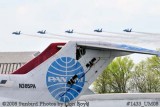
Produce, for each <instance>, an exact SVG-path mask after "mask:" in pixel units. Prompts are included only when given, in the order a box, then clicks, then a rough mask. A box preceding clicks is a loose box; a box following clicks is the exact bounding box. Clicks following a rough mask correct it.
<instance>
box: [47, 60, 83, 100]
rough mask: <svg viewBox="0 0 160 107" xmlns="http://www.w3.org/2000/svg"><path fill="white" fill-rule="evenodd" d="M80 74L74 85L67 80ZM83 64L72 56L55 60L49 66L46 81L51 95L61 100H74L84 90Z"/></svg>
mask: <svg viewBox="0 0 160 107" xmlns="http://www.w3.org/2000/svg"><path fill="white" fill-rule="evenodd" d="M75 74H76V75H77V76H78V79H77V81H76V82H75V83H74V84H73V85H68V84H67V82H68V81H69V80H70V79H71V78H72V77H73V76H74V75H75ZM83 75H84V69H83V67H82V66H81V64H80V63H79V62H78V61H77V60H75V59H73V58H70V57H61V58H58V59H57V60H56V61H54V62H53V63H52V64H51V65H50V67H49V68H48V71H47V75H46V83H47V87H48V90H49V92H50V93H51V95H52V96H53V97H54V98H55V99H56V100H58V101H60V102H69V101H71V100H74V99H75V98H76V97H77V96H78V95H79V94H80V93H81V91H82V89H83V86H84V82H85V76H83Z"/></svg>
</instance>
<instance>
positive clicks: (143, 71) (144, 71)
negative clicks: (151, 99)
mask: <svg viewBox="0 0 160 107" xmlns="http://www.w3.org/2000/svg"><path fill="white" fill-rule="evenodd" d="M93 86H94V91H95V92H96V93H127V92H142V93H145V92H160V58H159V57H156V56H152V57H149V58H147V59H146V60H143V61H141V62H139V63H138V64H134V62H133V60H132V59H131V58H130V57H118V58H115V59H114V60H113V61H112V62H111V63H110V64H109V65H108V66H107V68H106V69H105V70H104V71H103V73H102V74H101V75H100V76H99V77H98V78H97V80H96V81H95V82H94V83H93Z"/></svg>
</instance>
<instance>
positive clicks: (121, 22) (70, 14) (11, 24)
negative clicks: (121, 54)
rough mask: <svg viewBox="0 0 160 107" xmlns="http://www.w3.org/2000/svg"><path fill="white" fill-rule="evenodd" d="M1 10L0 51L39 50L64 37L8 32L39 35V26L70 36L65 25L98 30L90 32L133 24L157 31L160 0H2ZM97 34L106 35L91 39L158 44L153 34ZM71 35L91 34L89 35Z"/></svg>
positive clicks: (144, 30) (82, 36)
mask: <svg viewBox="0 0 160 107" xmlns="http://www.w3.org/2000/svg"><path fill="white" fill-rule="evenodd" d="M0 13H1V14H0V17H1V20H0V23H1V24H0V29H1V30H0V45H1V47H0V51H32V50H34V51H37V50H38V51H39V50H40V51H42V50H43V49H44V48H46V46H48V45H49V44H50V43H52V42H61V41H65V40H64V39H61V37H60V38H57V37H55V39H54V37H53V39H46V38H35V37H29V36H24V35H20V36H17V35H12V34H11V33H12V32H13V31H18V30H21V31H22V32H23V33H26V34H32V35H38V34H37V33H36V32H37V31H38V30H45V29H46V30H47V31H48V32H51V33H55V34H62V35H66V36H70V35H67V34H65V33H64V31H65V30H67V29H74V30H75V31H77V32H85V33H93V34H97V33H94V32H93V30H94V29H95V28H103V29H104V30H106V31H112V32H122V30H123V29H124V28H133V30H134V31H142V32H155V33H160V31H159V28H160V20H159V18H160V0H69V1H68V0H1V1H0ZM97 35H104V36H108V37H105V38H104V37H94V40H98V39H99V40H105V41H108V42H116V43H127V44H133V45H138V46H142V47H148V48H151V49H155V48H158V47H160V43H159V42H158V41H159V40H160V38H159V36H156V37H155V35H147V36H146V35H142V34H141V35H140V34H135V33H133V34H130V35H128V34H127V35H126V34H124V35H112V34H109V33H103V34H97ZM41 36H42V35H41ZM50 36H51V35H50ZM52 36H53V35H52ZM72 36H73V38H76V37H77V38H86V37H88V38H92V37H91V36H89V35H88V36H84V35H79V34H73V35H71V37H72ZM68 40H69V39H68ZM85 40H86V39H85Z"/></svg>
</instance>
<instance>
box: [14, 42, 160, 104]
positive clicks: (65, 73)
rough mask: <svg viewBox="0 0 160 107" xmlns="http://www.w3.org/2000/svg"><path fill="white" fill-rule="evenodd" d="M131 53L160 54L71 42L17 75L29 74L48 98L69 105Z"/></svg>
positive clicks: (54, 47)
mask: <svg viewBox="0 0 160 107" xmlns="http://www.w3.org/2000/svg"><path fill="white" fill-rule="evenodd" d="M60 48H61V49H60ZM131 53H142V54H151V55H158V56H159V55H160V54H159V52H157V51H153V50H149V49H144V48H139V47H133V46H128V45H123V44H122V45H118V44H112V43H107V42H94V41H90V42H89V41H70V42H68V43H66V44H65V43H56V44H51V45H50V46H49V47H48V48H47V49H46V50H45V51H43V52H42V53H41V54H40V55H39V56H37V57H36V58H35V59H33V60H31V61H30V62H29V63H27V64H26V65H24V66H23V67H22V68H20V69H18V70H17V71H15V72H14V73H13V74H26V75H27V76H28V78H29V80H28V81H33V82H34V83H35V84H36V87H37V88H42V87H43V89H44V90H43V91H46V92H47V93H46V94H45V96H47V98H48V99H55V100H57V101H59V102H63V103H67V102H71V101H75V100H76V99H77V98H78V97H79V96H81V95H82V94H84V93H85V91H86V90H87V89H88V87H89V86H90V85H91V84H92V82H93V81H95V79H96V78H97V77H98V75H99V74H101V73H102V71H103V70H104V69H105V68H106V66H107V65H108V64H109V63H110V62H111V61H112V60H113V59H114V58H115V57H117V56H123V55H128V54H131ZM106 78H107V77H106Z"/></svg>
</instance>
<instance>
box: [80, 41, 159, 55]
mask: <svg viewBox="0 0 160 107" xmlns="http://www.w3.org/2000/svg"><path fill="white" fill-rule="evenodd" d="M77 45H78V46H80V47H85V48H90V49H97V50H115V51H121V52H127V53H141V54H149V55H156V56H160V52H158V51H155V50H150V49H145V48H141V47H137V46H131V45H125V44H114V43H106V42H97V43H93V42H86V43H82V42H79V43H77Z"/></svg>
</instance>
